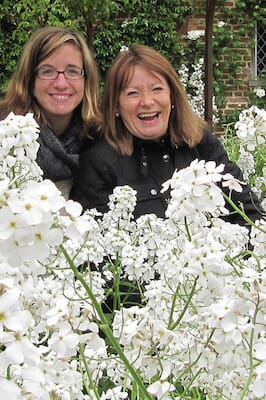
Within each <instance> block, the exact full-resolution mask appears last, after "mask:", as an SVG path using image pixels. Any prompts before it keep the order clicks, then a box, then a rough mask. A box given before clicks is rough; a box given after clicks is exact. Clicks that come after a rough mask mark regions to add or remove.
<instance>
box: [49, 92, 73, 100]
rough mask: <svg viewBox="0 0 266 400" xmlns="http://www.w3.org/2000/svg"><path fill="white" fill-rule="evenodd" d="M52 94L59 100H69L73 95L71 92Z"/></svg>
mask: <svg viewBox="0 0 266 400" xmlns="http://www.w3.org/2000/svg"><path fill="white" fill-rule="evenodd" d="M51 96H52V98H53V99H54V100H57V101H67V100H68V99H69V98H70V97H71V95H70V94H51Z"/></svg>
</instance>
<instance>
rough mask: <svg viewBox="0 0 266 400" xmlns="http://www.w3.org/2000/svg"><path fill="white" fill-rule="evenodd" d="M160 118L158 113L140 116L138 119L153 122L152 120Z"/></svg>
mask: <svg viewBox="0 0 266 400" xmlns="http://www.w3.org/2000/svg"><path fill="white" fill-rule="evenodd" d="M158 117H159V113H158V112H153V113H142V114H138V118H139V119H141V120H152V119H154V118H158Z"/></svg>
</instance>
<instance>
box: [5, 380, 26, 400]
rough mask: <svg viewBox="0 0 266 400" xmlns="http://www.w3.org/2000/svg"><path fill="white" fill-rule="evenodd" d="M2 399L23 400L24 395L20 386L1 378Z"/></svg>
mask: <svg viewBox="0 0 266 400" xmlns="http://www.w3.org/2000/svg"><path fill="white" fill-rule="evenodd" d="M0 399H3V400H4V399H6V400H7V399H8V400H21V399H22V394H21V390H20V388H19V386H17V385H16V384H15V383H14V382H12V381H11V380H7V379H5V378H2V377H0Z"/></svg>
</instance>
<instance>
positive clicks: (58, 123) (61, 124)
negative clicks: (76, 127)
mask: <svg viewBox="0 0 266 400" xmlns="http://www.w3.org/2000/svg"><path fill="white" fill-rule="evenodd" d="M71 118H72V115H67V116H59V117H50V118H47V122H48V125H49V126H50V127H51V129H52V131H53V133H54V135H55V136H61V135H62V134H63V133H64V132H65V131H66V129H67V128H68V126H69V125H70V121H71Z"/></svg>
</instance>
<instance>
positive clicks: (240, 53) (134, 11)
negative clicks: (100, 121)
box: [0, 0, 265, 111]
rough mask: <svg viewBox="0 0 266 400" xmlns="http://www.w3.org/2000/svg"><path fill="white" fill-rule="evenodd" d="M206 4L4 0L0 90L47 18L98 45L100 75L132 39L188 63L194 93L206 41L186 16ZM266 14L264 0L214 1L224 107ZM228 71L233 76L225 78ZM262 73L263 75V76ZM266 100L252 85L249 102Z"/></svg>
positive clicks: (217, 89) (217, 84) (218, 91)
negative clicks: (188, 29) (193, 33)
mask: <svg viewBox="0 0 266 400" xmlns="http://www.w3.org/2000/svg"><path fill="white" fill-rule="evenodd" d="M205 7H206V1H203V0H199V1H197V2H195V1H192V0H172V1H171V0H163V1H159V0H152V1H151V0H143V1H139V0H132V1H128V0H118V1H112V0H104V1H101V0H97V1H96V0H82V1H79V0H55V1H54V0H53V1H52V0H40V1H38V2H35V1H33V0H18V1H16V2H13V1H11V0H3V1H2V4H1V6H0V27H1V30H0V47H1V50H2V51H1V56H0V67H1V68H0V92H1V91H3V90H4V86H5V82H6V81H7V79H8V78H9V77H10V74H11V72H12V71H13V69H14V66H15V64H16V62H17V59H18V56H19V54H20V52H21V47H22V45H23V44H24V43H25V41H26V40H27V38H28V37H29V36H30V34H31V33H32V32H33V31H34V30H35V29H36V28H37V27H39V26H44V25H46V24H48V25H67V26H72V27H73V28H77V29H78V30H79V31H81V32H82V33H83V34H84V35H85V37H86V38H87V41H88V43H89V45H90V47H92V48H93V50H94V53H95V58H96V61H97V63H98V65H99V69H100V73H101V76H102V79H104V77H105V74H106V71H107V69H108V67H109V66H110V63H111V62H112V60H113V58H114V57H115V56H116V55H117V54H118V52H119V51H120V49H121V48H122V47H123V46H128V45H129V44H130V43H133V42H140V43H146V44H149V45H151V46H154V47H155V48H156V49H158V50H159V51H161V52H162V53H163V54H164V55H166V56H167V58H168V59H169V60H170V61H171V62H172V63H173V65H174V67H175V68H176V70H177V71H178V70H179V69H180V67H181V66H182V65H185V66H186V67H187V69H188V81H187V84H186V87H187V90H188V93H189V94H190V95H193V91H194V89H195V88H194V86H192V87H191V86H190V83H189V80H190V75H192V74H193V66H195V65H197V64H198V63H199V60H201V59H203V58H204V51H205V46H204V39H203V37H202V35H200V36H198V37H197V38H195V37H194V38H193V39H190V36H189V35H187V34H184V32H185V31H186V22H187V18H188V16H192V17H193V16H194V15H199V14H201V13H202V15H204V13H205V11H206V10H205ZM264 20H265V8H263V1H262V0H259V1H257V0H236V2H235V8H231V7H227V6H224V1H223V0H217V2H216V8H215V21H214V27H213V65H214V81H213V86H214V96H215V104H216V106H218V108H219V109H220V110H222V109H223V107H224V101H225V96H226V95H227V94H229V93H230V91H231V90H232V87H237V85H239V88H241V87H242V85H246V82H244V80H243V79H244V77H243V73H242V72H243V70H244V69H245V66H246V65H245V62H246V57H245V54H246V55H247V57H248V58H249V59H250V58H251V57H250V54H249V53H250V51H251V49H252V48H253V45H254V30H255V24H256V22H257V21H260V22H262V21H264ZM203 23H204V21H203ZM233 24H237V26H238V29H234V28H233ZM203 29H204V25H203ZM203 34H204V31H203ZM235 49H238V50H237V51H236V50H235ZM241 71H242V72H241ZM228 73H229V74H230V76H231V82H230V81H228V79H225V77H226V75H225V74H228ZM262 78H263V77H262V76H261V77H259V79H260V80H261V81H262V82H263V79H262ZM262 87H263V86H262ZM263 101H265V97H264V98H262V99H259V98H258V97H257V96H256V95H254V91H253V89H252V90H250V105H251V104H253V105H255V104H256V105H257V106H259V107H263ZM237 111H240V110H237Z"/></svg>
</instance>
